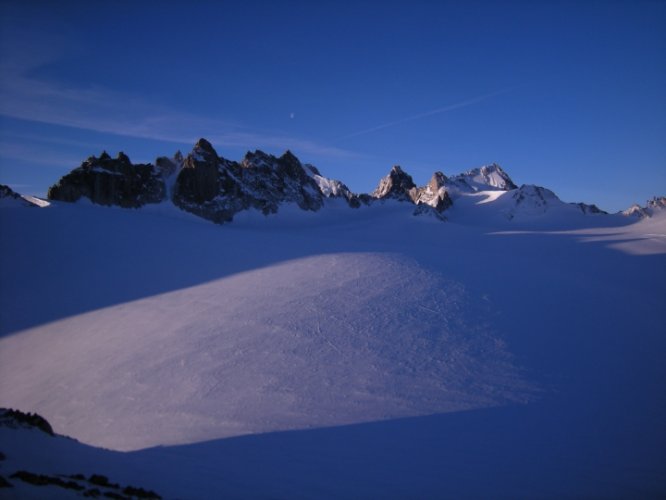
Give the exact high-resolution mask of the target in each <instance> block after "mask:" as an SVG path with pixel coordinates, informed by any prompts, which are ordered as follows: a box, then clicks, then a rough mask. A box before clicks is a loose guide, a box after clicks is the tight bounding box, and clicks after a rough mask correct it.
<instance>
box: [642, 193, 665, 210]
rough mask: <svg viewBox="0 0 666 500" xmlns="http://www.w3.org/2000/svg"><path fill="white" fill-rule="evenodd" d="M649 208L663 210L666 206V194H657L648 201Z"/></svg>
mask: <svg viewBox="0 0 666 500" xmlns="http://www.w3.org/2000/svg"><path fill="white" fill-rule="evenodd" d="M647 208H648V210H663V209H664V208H666V196H655V197H654V198H652V199H651V200H648V202H647Z"/></svg>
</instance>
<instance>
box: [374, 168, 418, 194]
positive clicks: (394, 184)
mask: <svg viewBox="0 0 666 500" xmlns="http://www.w3.org/2000/svg"><path fill="white" fill-rule="evenodd" d="M412 189H416V184H414V180H413V179H412V176H411V175H409V174H407V173H405V172H404V171H403V170H402V168H400V166H399V165H394V166H393V168H391V171H390V172H389V173H388V175H387V176H386V177H384V178H382V179H381V180H380V181H379V184H378V185H377V188H376V189H375V190H374V191H373V192H372V194H371V196H372V197H373V198H378V199H389V198H390V199H396V200H404V201H411V200H412V197H411V195H410V194H409V193H410V190H412Z"/></svg>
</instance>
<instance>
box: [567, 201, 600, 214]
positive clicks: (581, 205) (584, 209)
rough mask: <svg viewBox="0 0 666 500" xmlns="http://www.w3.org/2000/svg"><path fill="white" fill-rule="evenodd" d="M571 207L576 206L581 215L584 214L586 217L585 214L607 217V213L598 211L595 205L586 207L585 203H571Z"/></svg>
mask: <svg viewBox="0 0 666 500" xmlns="http://www.w3.org/2000/svg"><path fill="white" fill-rule="evenodd" d="M572 205H575V206H577V207H578V208H579V209H580V211H581V212H583V213H584V214H586V215H587V214H593V215H596V214H603V215H608V212H605V211H603V210H601V209H600V208H599V207H598V206H596V205H595V204H592V205H588V204H587V203H572Z"/></svg>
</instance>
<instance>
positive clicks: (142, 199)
mask: <svg viewBox="0 0 666 500" xmlns="http://www.w3.org/2000/svg"><path fill="white" fill-rule="evenodd" d="M82 197H84V198H88V199H90V201H92V202H93V203H97V204H99V205H118V206H121V207H126V208H136V207H140V206H142V205H145V204H146V203H159V202H160V201H162V200H163V199H164V197H165V186H164V180H163V178H162V176H161V175H160V173H159V172H157V170H156V169H155V167H154V166H153V165H151V164H136V165H134V164H132V162H131V161H130V159H129V158H128V157H127V155H125V154H124V153H118V156H117V157H116V158H115V159H112V158H111V157H110V156H109V155H108V154H107V153H106V152H103V153H102V154H101V155H100V157H99V158H97V157H95V156H91V157H90V158H88V159H87V160H86V161H84V162H83V163H82V164H81V166H80V167H78V168H75V169H74V170H72V171H71V172H70V173H69V174H67V175H65V176H64V177H63V178H61V179H60V180H59V181H58V183H57V184H55V185H53V186H51V187H50V188H49V191H48V199H50V200H59V201H69V202H74V201H77V200H79V199H80V198H82Z"/></svg>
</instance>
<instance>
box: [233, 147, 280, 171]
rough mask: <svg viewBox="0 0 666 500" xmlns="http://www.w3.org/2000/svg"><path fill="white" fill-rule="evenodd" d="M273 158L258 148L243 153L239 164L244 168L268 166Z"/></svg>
mask: <svg viewBox="0 0 666 500" xmlns="http://www.w3.org/2000/svg"><path fill="white" fill-rule="evenodd" d="M275 160H276V158H275V157H274V156H272V155H269V154H268V153H264V152H263V151H261V150H260V149H255V150H254V151H248V152H247V153H245V157H244V158H243V161H241V166H243V167H244V168H251V167H270V166H271V165H272V164H273V162H274V161H275Z"/></svg>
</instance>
